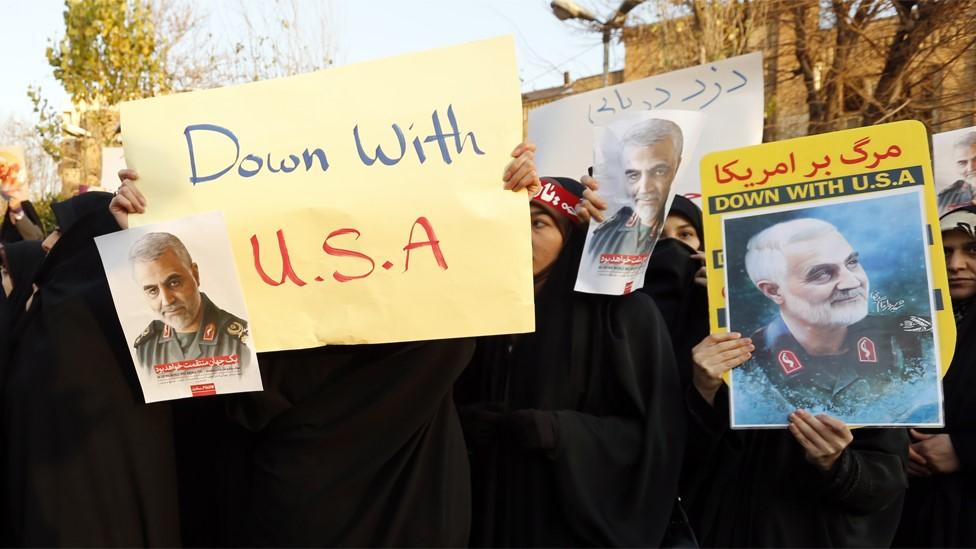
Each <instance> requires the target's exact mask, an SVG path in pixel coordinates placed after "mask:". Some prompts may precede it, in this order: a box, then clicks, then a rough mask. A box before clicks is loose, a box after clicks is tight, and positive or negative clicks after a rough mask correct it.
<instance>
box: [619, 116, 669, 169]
mask: <svg viewBox="0 0 976 549" xmlns="http://www.w3.org/2000/svg"><path fill="white" fill-rule="evenodd" d="M665 139H670V140H671V144H672V145H674V151H675V153H676V154H677V155H678V158H679V159H680V158H681V150H682V148H683V147H684V134H682V133H681V126H679V125H677V124H675V123H674V122H672V121H670V120H665V119H663V118H651V119H650V120H644V121H642V122H638V123H637V124H634V125H633V126H631V127H630V128H628V129H627V131H626V133H624V136H623V138H622V139H621V140H622V141H623V144H624V147H627V146H629V145H633V146H639V147H650V146H651V145H657V144H658V143H660V142H662V141H664V140H665Z"/></svg>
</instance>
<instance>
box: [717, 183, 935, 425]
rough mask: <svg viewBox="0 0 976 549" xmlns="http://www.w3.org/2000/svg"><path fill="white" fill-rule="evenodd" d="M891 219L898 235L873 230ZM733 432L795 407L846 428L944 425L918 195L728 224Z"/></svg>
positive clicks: (777, 418)
mask: <svg viewBox="0 0 976 549" xmlns="http://www.w3.org/2000/svg"><path fill="white" fill-rule="evenodd" d="M884 219H897V220H898V228H897V230H892V228H891V227H890V226H889V225H887V224H884V223H882V222H881V221H882V220H884ZM724 237H725V246H724V249H725V251H726V253H725V257H726V258H727V265H726V269H725V272H726V277H727V280H726V288H727V289H728V294H727V295H728V311H727V313H728V325H729V328H730V330H732V331H735V332H739V333H742V334H743V336H748V337H751V338H752V340H753V344H754V345H755V352H754V353H753V356H752V358H751V359H750V360H749V361H748V362H746V363H745V364H743V365H742V366H740V367H738V368H736V369H734V370H733V371H732V374H731V375H732V386H731V393H730V396H731V406H732V421H733V426H738V427H767V426H776V425H786V424H787V417H788V415H789V414H790V413H791V412H793V411H794V410H797V409H804V410H806V411H808V412H810V413H814V414H817V413H826V414H828V415H831V416H833V417H836V418H837V419H840V420H841V421H844V422H845V423H847V424H850V425H937V424H940V423H941V422H942V417H941V406H940V402H941V392H940V385H939V376H938V373H939V372H938V361H937V356H936V354H935V353H936V352H937V349H936V345H935V341H936V334H935V332H934V330H935V327H934V325H933V310H934V309H935V308H936V307H939V306H941V305H938V304H936V303H934V298H933V297H932V291H931V290H930V288H931V287H932V285H931V283H930V282H929V281H930V280H931V276H930V273H929V272H928V260H927V257H926V254H925V246H926V244H927V240H926V239H927V236H926V233H925V226H924V224H923V221H922V215H921V197H920V194H919V193H918V192H917V191H910V192H907V193H902V194H895V195H887V196H885V197H881V198H866V199H860V200H855V201H846V202H839V203H832V204H829V205H822V206H815V207H807V208H799V209H791V210H788V211H777V212H775V213H766V214H761V215H756V214H750V215H748V216H738V217H731V218H726V219H725V220H724Z"/></svg>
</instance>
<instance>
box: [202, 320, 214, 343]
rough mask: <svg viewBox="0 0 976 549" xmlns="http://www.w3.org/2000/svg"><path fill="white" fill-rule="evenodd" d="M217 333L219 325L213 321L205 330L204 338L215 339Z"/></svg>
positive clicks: (206, 339)
mask: <svg viewBox="0 0 976 549" xmlns="http://www.w3.org/2000/svg"><path fill="white" fill-rule="evenodd" d="M216 335H217V325H216V324H214V323H213V322H211V323H210V324H207V327H206V328H205V329H204V330H203V340H204V341H213V340H214V337H216Z"/></svg>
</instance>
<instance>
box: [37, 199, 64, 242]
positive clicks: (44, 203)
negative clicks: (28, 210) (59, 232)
mask: <svg viewBox="0 0 976 549" xmlns="http://www.w3.org/2000/svg"><path fill="white" fill-rule="evenodd" d="M59 200H62V199H61V198H60V197H59V196H58V195H57V194H56V193H51V194H48V195H45V196H42V197H40V198H36V199H32V200H31V204H33V205H34V209H35V210H37V216H38V217H40V218H41V228H42V229H44V234H45V235H49V234H51V231H53V230H54V228H55V227H56V226H57V224H58V221H57V219H56V218H55V217H54V210H52V209H51V204H54V203H55V202H58V201H59Z"/></svg>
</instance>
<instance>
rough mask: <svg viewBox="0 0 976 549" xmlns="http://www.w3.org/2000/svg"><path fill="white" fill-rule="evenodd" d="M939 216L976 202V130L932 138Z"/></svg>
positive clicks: (938, 134)
mask: <svg viewBox="0 0 976 549" xmlns="http://www.w3.org/2000/svg"><path fill="white" fill-rule="evenodd" d="M932 156H933V159H932V160H933V162H934V167H935V190H936V193H937V194H936V197H937V200H938V205H939V215H945V214H946V213H949V212H951V211H953V210H955V209H958V208H963V207H966V206H972V205H973V204H974V200H976V127H971V128H963V129H961V130H953V131H950V132H944V133H937V134H935V135H933V136H932Z"/></svg>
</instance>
